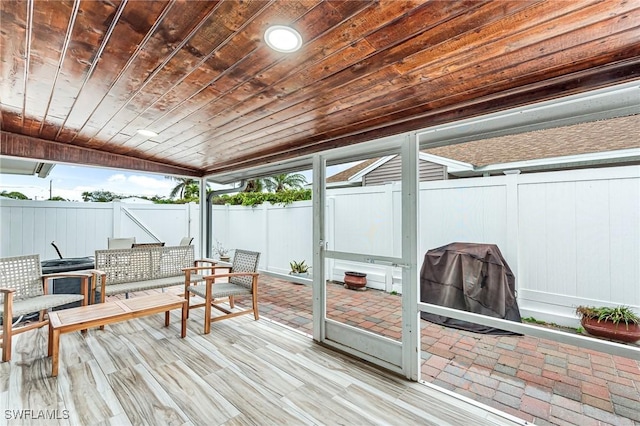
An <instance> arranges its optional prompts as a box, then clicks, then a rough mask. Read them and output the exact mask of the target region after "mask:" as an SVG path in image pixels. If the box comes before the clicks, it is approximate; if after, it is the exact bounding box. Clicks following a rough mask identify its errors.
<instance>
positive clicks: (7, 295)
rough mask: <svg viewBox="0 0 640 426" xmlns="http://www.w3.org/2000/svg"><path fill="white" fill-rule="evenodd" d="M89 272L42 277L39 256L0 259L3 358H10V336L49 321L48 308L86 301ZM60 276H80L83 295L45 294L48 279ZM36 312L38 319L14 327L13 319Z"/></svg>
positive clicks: (0, 311) (4, 360) (84, 302)
mask: <svg viewBox="0 0 640 426" xmlns="http://www.w3.org/2000/svg"><path fill="white" fill-rule="evenodd" d="M92 275H93V274H92V272H91V271H89V272H85V271H76V272H61V273H57V274H47V275H44V276H43V275H42V268H41V266H40V256H38V255H30V256H17V257H5V258H0V295H2V299H3V301H2V304H0V315H1V316H2V334H0V337H1V338H2V361H3V362H6V361H9V360H10V359H11V338H12V336H13V335H14V334H19V333H24V332H25V331H29V330H33V329H34V328H39V327H44V326H45V325H48V324H49V320H48V319H45V317H44V316H45V312H46V310H47V309H49V308H54V307H57V306H61V305H65V304H67V303H71V302H77V301H82V304H83V305H85V304H87V302H88V297H87V294H88V291H87V290H88V289H87V287H88V283H89V278H90V277H91V276H92ZM62 277H80V278H81V289H82V294H48V287H49V282H48V280H49V279H52V278H62ZM38 311H39V312H40V314H39V317H38V320H37V321H35V322H32V323H28V324H25V325H23V326H20V327H18V328H14V324H13V321H14V319H15V318H19V317H22V316H24V315H25V314H29V313H35V312H38ZM19 321H20V320H18V321H16V324H17V323H18V322H19Z"/></svg>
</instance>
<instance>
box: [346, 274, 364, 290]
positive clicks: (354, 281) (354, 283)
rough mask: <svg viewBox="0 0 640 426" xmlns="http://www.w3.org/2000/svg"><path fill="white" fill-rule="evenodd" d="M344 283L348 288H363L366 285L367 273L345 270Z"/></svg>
mask: <svg viewBox="0 0 640 426" xmlns="http://www.w3.org/2000/svg"><path fill="white" fill-rule="evenodd" d="M344 285H345V287H348V288H365V287H366V286H367V274H363V273H362V272H345V273H344Z"/></svg>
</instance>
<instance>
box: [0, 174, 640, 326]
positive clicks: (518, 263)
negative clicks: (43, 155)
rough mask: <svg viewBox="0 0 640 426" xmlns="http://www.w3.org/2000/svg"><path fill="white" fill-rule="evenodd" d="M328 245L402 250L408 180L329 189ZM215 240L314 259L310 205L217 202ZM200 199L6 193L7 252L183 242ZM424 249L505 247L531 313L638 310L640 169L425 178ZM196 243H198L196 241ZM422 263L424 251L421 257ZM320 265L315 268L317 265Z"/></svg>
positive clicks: (342, 265)
mask: <svg viewBox="0 0 640 426" xmlns="http://www.w3.org/2000/svg"><path fill="white" fill-rule="evenodd" d="M327 194H328V200H327V206H326V209H327V213H328V215H327V236H328V242H329V248H330V249H332V250H338V251H350V252H355V253H363V254H372V255H382V256H400V255H401V252H400V251H401V241H400V229H401V215H400V212H401V203H400V186H399V185H397V184H388V185H380V186H371V187H364V188H347V189H336V190H329V191H328V193H327ZM213 212H214V213H213V214H214V217H213V234H214V239H216V240H218V241H220V242H221V243H222V244H223V245H224V246H225V247H227V248H231V249H233V248H244V249H248V250H256V251H259V252H260V253H262V256H261V260H260V268H261V269H263V270H267V271H271V272H276V273H283V274H286V273H288V271H289V262H290V261H292V260H296V261H301V260H305V261H307V263H311V260H312V248H313V242H312V221H313V217H312V208H311V202H309V201H304V202H296V203H293V204H291V205H289V206H286V207H283V206H279V205H270V204H264V205H261V206H257V207H242V206H213ZM198 214H199V213H198V206H197V205H195V204H189V205H137V204H135V205H134V204H124V203H119V202H118V203H66V202H48V201H15V200H0V218H1V227H0V233H1V237H2V238H1V243H0V256H12V255H21V254H35V253H38V254H40V256H41V258H42V259H50V258H56V257H57V254H56V253H55V250H54V249H53V247H52V246H51V245H50V243H51V241H55V242H56V244H57V245H58V246H59V247H60V249H61V251H62V254H63V256H64V257H83V256H90V255H92V254H93V251H94V250H96V249H103V248H106V245H107V237H111V236H115V237H129V236H135V237H136V240H137V241H138V242H152V241H164V242H165V243H166V244H167V245H174V244H177V243H178V242H179V240H180V238H182V237H183V236H187V235H190V236H196V235H198V223H199V222H198ZM419 226H420V231H419V250H420V255H421V256H424V254H425V253H426V252H427V251H428V250H429V249H432V248H436V247H440V246H443V245H445V244H448V243H451V242H456V241H459V242H473V243H490V244H496V245H497V246H498V247H499V248H500V250H501V252H502V254H503V255H504V257H505V259H506V260H507V263H508V264H509V266H510V267H511V269H512V270H513V272H514V274H515V275H516V286H517V291H518V303H519V306H520V311H521V314H522V315H523V316H534V317H536V318H539V319H544V320H547V321H553V322H557V323H559V324H566V325H576V324H577V320H576V317H575V315H574V314H573V310H574V308H575V306H577V305H584V304H587V305H602V304H625V305H629V306H631V307H632V308H634V309H635V310H636V311H640V167H639V166H626V167H616V168H601V169H584V170H571V171H561V172H548V173H535V174H523V175H517V174H511V175H506V176H497V177H484V178H471V179H455V180H445V181H435V182H423V183H421V184H420V220H419ZM196 249H198V248H197V247H196ZM420 261H421V259H420ZM328 266H329V276H330V278H331V279H335V280H342V278H343V275H344V272H345V271H348V270H356V271H359V272H365V273H367V281H368V285H369V286H370V287H372V288H377V289H383V290H386V291H394V290H395V291H398V292H399V291H401V271H400V270H399V269H397V268H393V267H391V266H380V265H374V264H368V263H366V264H358V263H352V262H344V261H330V262H329V264H328ZM312 272H313V269H312Z"/></svg>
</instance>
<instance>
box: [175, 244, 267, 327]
mask: <svg viewBox="0 0 640 426" xmlns="http://www.w3.org/2000/svg"><path fill="white" fill-rule="evenodd" d="M259 260H260V253H258V252H254V251H247V250H236V251H235V254H234V257H233V263H232V264H231V266H230V267H229V266H215V265H214V266H199V267H193V268H185V269H184V271H185V292H184V295H185V297H186V298H187V306H189V309H193V308H200V307H202V306H204V334H209V332H210V331H211V323H212V322H215V321H221V320H223V319H227V318H232V317H236V316H238V315H245V314H250V313H253V316H254V318H255V319H256V320H257V319H258V318H259V315H258V273H257V272H256V271H257V270H258V262H259ZM207 269H210V270H211V272H212V275H205V276H204V278H203V279H204V284H195V285H194V283H192V282H191V274H192V273H195V272H196V271H200V272H202V271H206V270H207ZM219 269H227V270H228V272H227V273H218V272H217V270H219ZM221 278H228V280H227V281H228V282H215V281H216V279H221ZM191 294H193V295H197V296H200V297H202V298H203V299H204V303H199V304H197V305H189V303H190V299H191ZM242 295H250V296H251V299H252V300H251V301H252V307H251V309H247V310H243V311H237V312H232V311H230V310H229V309H227V308H226V307H223V306H221V305H220V302H219V301H218V300H216V299H227V298H228V301H229V307H230V308H231V309H233V308H234V307H235V304H234V300H233V298H234V296H242ZM212 307H213V308H216V309H218V310H219V311H221V312H224V313H225V314H226V315H221V316H216V317H213V318H212V317H211V308H212Z"/></svg>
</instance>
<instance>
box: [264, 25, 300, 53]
mask: <svg viewBox="0 0 640 426" xmlns="http://www.w3.org/2000/svg"><path fill="white" fill-rule="evenodd" d="M264 40H265V41H266V42H267V45H269V47H270V48H272V49H273V50H276V51H278V52H285V53H290V52H295V51H296V50H298V49H300V48H301V47H302V36H300V33H298V32H297V31H296V30H294V29H293V28H290V27H285V26H284V25H274V26H271V27H269V28H267V31H265V33H264Z"/></svg>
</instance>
